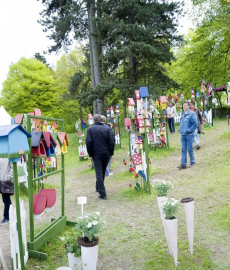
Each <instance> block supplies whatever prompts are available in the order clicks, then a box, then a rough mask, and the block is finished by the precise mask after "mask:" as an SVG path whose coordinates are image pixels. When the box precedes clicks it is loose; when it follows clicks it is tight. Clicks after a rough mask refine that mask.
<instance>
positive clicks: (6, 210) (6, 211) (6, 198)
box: [2, 193, 11, 219]
mask: <svg viewBox="0 0 230 270" xmlns="http://www.w3.org/2000/svg"><path fill="white" fill-rule="evenodd" d="M2 201H3V203H4V213H3V216H4V218H7V219H9V210H10V205H11V199H10V195H9V194H6V193H4V194H3V193H2Z"/></svg>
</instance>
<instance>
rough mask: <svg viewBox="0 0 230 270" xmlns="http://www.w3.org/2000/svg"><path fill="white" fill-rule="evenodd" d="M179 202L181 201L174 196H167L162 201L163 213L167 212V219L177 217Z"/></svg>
mask: <svg viewBox="0 0 230 270" xmlns="http://www.w3.org/2000/svg"><path fill="white" fill-rule="evenodd" d="M179 202H180V201H178V200H175V199H173V198H167V199H166V200H164V201H163V202H162V203H161V208H162V210H163V213H164V214H165V218H166V219H174V218H176V216H175V215H176V213H177V211H178V206H179Z"/></svg>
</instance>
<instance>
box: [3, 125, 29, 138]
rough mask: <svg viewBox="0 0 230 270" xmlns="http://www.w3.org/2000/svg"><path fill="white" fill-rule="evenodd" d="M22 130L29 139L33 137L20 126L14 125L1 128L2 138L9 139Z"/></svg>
mask: <svg viewBox="0 0 230 270" xmlns="http://www.w3.org/2000/svg"><path fill="white" fill-rule="evenodd" d="M16 129H20V130H21V131H22V132H23V133H25V134H26V136H27V137H31V134H29V133H28V132H27V131H26V130H25V129H24V128H23V127H22V126H21V125H19V124H13V125H8V126H1V127H0V137H7V136H8V135H10V133H12V132H13V131H14V130H16Z"/></svg>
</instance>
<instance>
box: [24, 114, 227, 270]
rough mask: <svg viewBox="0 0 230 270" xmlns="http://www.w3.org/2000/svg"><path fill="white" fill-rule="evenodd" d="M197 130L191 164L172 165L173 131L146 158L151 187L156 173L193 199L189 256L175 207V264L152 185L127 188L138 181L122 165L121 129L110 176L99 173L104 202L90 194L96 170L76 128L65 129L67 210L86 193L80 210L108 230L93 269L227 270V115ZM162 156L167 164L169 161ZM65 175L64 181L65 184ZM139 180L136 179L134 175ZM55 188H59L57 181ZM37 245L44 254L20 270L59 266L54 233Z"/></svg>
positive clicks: (63, 258) (176, 147) (175, 193)
mask: <svg viewBox="0 0 230 270" xmlns="http://www.w3.org/2000/svg"><path fill="white" fill-rule="evenodd" d="M176 129H178V125H177V126H176ZM203 131H204V134H203V135H201V149H200V150H199V151H196V150H195V157H196V161H197V164H196V166H195V167H194V168H191V169H187V170H183V171H178V170H177V169H176V165H175V164H174V158H178V159H179V157H180V154H181V153H180V152H181V147H180V138H179V134H178V133H176V134H174V135H170V147H169V150H166V149H157V150H156V151H153V150H150V152H149V157H150V158H151V159H152V165H150V185H151V181H152V178H153V177H155V176H157V177H159V178H160V179H165V180H170V181H171V182H172V183H173V185H174V187H175V188H174V189H173V190H170V191H169V194H168V195H169V196H170V197H174V198H177V199H180V198H183V197H187V196H192V197H194V198H195V227H194V230H195V231H194V254H193V255H190V252H189V243H188V237H187V231H186V225H185V218H184V210H183V207H182V206H181V207H180V210H179V212H178V266H177V267H175V266H174V261H173V258H172V257H170V256H169V253H168V247H167V242H166V239H165V235H164V230H163V226H162V223H161V219H160V216H159V209H158V206H157V202H156V192H154V191H153V189H152V187H151V195H149V194H147V193H145V192H144V191H142V190H140V191H136V190H134V189H132V188H129V183H131V184H133V185H134V184H135V183H136V181H137V180H136V179H135V178H134V177H132V176H133V174H132V173H130V172H128V165H126V166H125V165H124V164H123V158H126V161H127V164H129V160H128V159H127V152H128V146H127V144H128V134H127V133H126V132H124V131H122V132H121V136H122V137H121V145H122V147H121V149H117V150H115V155H114V157H113V160H112V164H111V168H112V170H113V172H114V175H113V176H112V177H110V178H106V179H105V185H106V189H107V190H108V200H107V201H103V202H102V201H98V199H96V195H95V194H94V193H95V191H94V193H93V194H92V190H93V188H92V185H94V181H95V180H94V178H95V172H94V170H92V169H90V168H89V167H88V163H89V161H79V158H78V148H77V146H78V143H77V138H76V134H75V133H73V134H68V140H69V142H70V146H69V148H68V154H66V155H65V164H66V172H67V176H66V179H67V182H66V185H68V183H71V181H72V182H75V181H76V182H77V187H78V188H77V189H74V190H72V193H71V190H70V193H68V194H69V196H71V195H72V196H73V197H74V200H73V201H74V204H73V205H71V207H73V210H72V211H73V212H74V214H75V212H76V211H78V210H79V209H80V208H79V206H78V205H77V197H78V196H82V195H84V194H88V196H89V200H88V203H87V205H86V206H85V207H86V209H87V211H89V212H90V211H91V210H92V211H99V212H101V213H102V214H103V217H104V218H105V220H107V223H108V224H107V229H106V230H104V231H103V232H102V233H101V234H100V235H99V237H100V241H99V261H98V269H103V270H109V269H114V270H116V269H117V270H118V269H125V270H152V269H156V270H168V269H169V270H170V269H183V270H206V269H207V270H208V269H213V270H227V269H230V260H229V258H228V257H229V250H230V244H229V241H227V239H228V237H229V228H230V200H229V187H230V177H229V175H230V166H229V165H230V159H229V155H230V154H229V152H230V132H229V130H228V126H227V123H226V121H225V120H218V119H217V120H215V121H214V126H213V127H204V129H203ZM169 162H170V163H172V164H170V165H169ZM73 169H75V170H76V171H77V173H76V174H77V176H78V178H79V179H76V180H75V175H72V170H73ZM69 171H70V173H68V172H69ZM68 179H70V180H71V181H69V182H68ZM83 182H84V185H82V183H83ZM138 182H139V183H141V179H138ZM86 184H87V185H86ZM57 185H58V183H57ZM55 188H58V187H57V186H56V184H55ZM90 188H91V189H90ZM70 189H71V187H70ZM94 197H95V198H94ZM67 199H69V198H67ZM67 210H69V209H67ZM79 211H80V210H79ZM79 211H78V212H79ZM44 226H45V224H44ZM38 229H39V228H38ZM36 230H37V229H36ZM66 230H68V227H67V228H66ZM42 251H43V252H47V254H48V255H49V256H48V260H47V261H40V260H32V259H29V261H28V263H27V266H26V269H35V266H39V267H40V268H41V269H48V270H54V269H56V268H58V267H60V266H61V265H63V266H64V265H68V263H67V255H66V252H65V249H64V247H63V245H62V244H61V242H60V239H59V236H58V237H55V238H54V239H52V240H51V241H50V242H49V243H47V245H46V246H45V247H44V248H42Z"/></svg>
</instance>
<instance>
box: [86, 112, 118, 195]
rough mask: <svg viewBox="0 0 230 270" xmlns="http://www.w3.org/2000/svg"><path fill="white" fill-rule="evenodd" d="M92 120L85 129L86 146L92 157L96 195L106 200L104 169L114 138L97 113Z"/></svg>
mask: <svg viewBox="0 0 230 270" xmlns="http://www.w3.org/2000/svg"><path fill="white" fill-rule="evenodd" d="M93 121H94V124H93V125H92V126H91V127H89V128H88V130H87V137H86V147H87V151H88V154H89V156H90V157H92V158H93V162H94V167H95V173H96V191H97V192H99V196H98V197H99V198H100V199H103V200H106V199H107V197H106V191H105V186H104V179H105V169H106V166H107V164H108V162H109V160H110V157H111V156H112V155H113V151H114V138H113V134H112V130H111V129H110V128H108V127H106V126H105V125H103V124H102V123H101V117H100V115H99V114H95V115H94V117H93Z"/></svg>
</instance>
